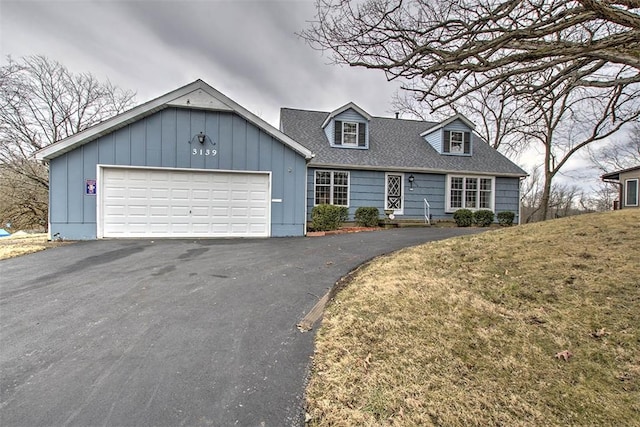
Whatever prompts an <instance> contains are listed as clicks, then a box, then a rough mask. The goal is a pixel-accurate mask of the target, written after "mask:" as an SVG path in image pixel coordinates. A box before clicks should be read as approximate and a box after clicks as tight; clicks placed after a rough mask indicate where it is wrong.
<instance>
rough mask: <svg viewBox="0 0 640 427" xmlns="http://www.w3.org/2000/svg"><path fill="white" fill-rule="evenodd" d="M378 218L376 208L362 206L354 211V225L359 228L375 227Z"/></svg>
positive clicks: (378, 213)
mask: <svg viewBox="0 0 640 427" xmlns="http://www.w3.org/2000/svg"><path fill="white" fill-rule="evenodd" d="M379 217H380V211H378V208H372V207H364V206H362V207H359V208H358V209H356V214H355V219H356V224H358V225H359V226H360V227H377V226H378V220H379Z"/></svg>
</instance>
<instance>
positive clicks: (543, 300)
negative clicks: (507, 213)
mask: <svg viewBox="0 0 640 427" xmlns="http://www.w3.org/2000/svg"><path fill="white" fill-rule="evenodd" d="M639 224H640V211H638V210H636V211H618V212H610V213H605V214H592V215H584V216H579V217H572V218H566V219H561V220H555V221H550V222H546V223H538V224H532V225H526V226H519V227H514V228H510V229H503V230H497V231H491V232H487V233H484V234H481V235H476V236H465V237H461V238H457V239H451V240H447V241H441V242H435V243H431V244H427V245H423V246H420V247H417V248H412V249H407V250H403V251H400V252H397V253H395V254H393V255H392V256H389V257H386V258H383V259H380V260H378V261H376V262H374V263H372V264H371V265H369V266H368V267H366V268H363V269H362V270H361V271H359V272H358V273H357V274H355V275H354V277H353V280H352V281H351V283H349V284H348V286H346V288H345V289H343V290H342V291H340V292H339V293H338V295H337V296H336V297H335V299H334V300H333V302H332V303H331V304H330V305H329V307H328V308H327V311H326V313H325V317H324V320H323V324H322V327H321V329H320V331H319V332H318V336H317V344H316V355H315V360H314V367H313V370H312V377H311V379H310V383H309V386H308V389H307V405H308V412H309V415H310V417H311V424H312V425H344V426H351V425H371V426H374V425H375V426H377V425H447V426H455V425H460V426H462V425H464V426H466V425H514V426H516V425H518V426H519V425H532V426H534V425H535V426H541V425H562V424H565V425H640V321H638V319H639V318H640V283H639V278H638V266H639V265H640V231H639V228H638V225H639ZM565 350H568V351H569V353H571V355H572V356H571V357H570V358H569V359H568V361H565V360H564V359H563V358H562V357H559V358H558V357H556V354H557V353H561V352H563V351H565ZM564 354H565V355H567V353H564ZM560 356H562V354H561V355H560Z"/></svg>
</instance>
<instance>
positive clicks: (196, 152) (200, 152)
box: [191, 148, 218, 157]
mask: <svg viewBox="0 0 640 427" xmlns="http://www.w3.org/2000/svg"><path fill="white" fill-rule="evenodd" d="M216 154H218V150H212V149H209V148H193V149H191V155H193V156H210V157H213V156H215V155H216Z"/></svg>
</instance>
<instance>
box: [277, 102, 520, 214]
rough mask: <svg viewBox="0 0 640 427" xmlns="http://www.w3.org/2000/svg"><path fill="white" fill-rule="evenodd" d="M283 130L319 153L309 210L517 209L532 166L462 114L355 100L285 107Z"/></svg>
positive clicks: (310, 168) (310, 180)
mask: <svg viewBox="0 0 640 427" xmlns="http://www.w3.org/2000/svg"><path fill="white" fill-rule="evenodd" d="M280 128H281V130H282V131H283V132H284V133H285V134H287V135H289V136H290V137H291V138H292V139H294V140H296V141H297V142H299V143H300V144H302V145H303V146H305V147H307V148H308V149H309V150H310V151H312V152H313V154H314V157H313V158H312V159H311V160H310V161H309V163H308V165H307V212H311V209H313V207H314V206H316V205H319V204H323V203H329V204H334V205H340V206H347V207H348V208H349V215H350V218H353V215H354V213H355V210H356V209H357V208H358V207H361V206H373V207H377V208H379V209H380V210H381V211H383V210H386V211H387V212H388V213H389V212H391V211H393V214H394V216H395V219H396V220H402V219H424V217H425V213H426V212H427V209H426V208H427V207H428V208H429V209H428V211H429V212H430V215H431V216H432V218H433V219H451V218H452V216H453V213H454V212H455V211H456V210H458V209H462V208H467V209H470V210H479V209H489V210H492V211H494V212H495V213H498V212H502V211H511V212H513V213H515V214H516V221H517V222H518V221H519V216H520V215H519V213H520V212H519V211H520V179H521V178H522V177H524V176H526V172H525V171H523V170H522V169H521V168H520V167H518V166H517V165H515V164H514V163H513V162H511V161H510V160H509V159H507V158H506V157H504V156H503V155H502V154H500V153H498V152H497V151H496V150H494V149H493V148H491V147H490V146H489V145H488V144H487V143H486V142H485V141H483V140H482V139H481V138H480V137H479V136H478V135H476V134H475V133H474V132H473V129H474V125H473V123H471V122H470V121H469V120H468V119H467V118H466V117H464V116H463V115H461V114H458V115H455V116H453V117H451V118H449V119H448V120H445V121H443V122H440V123H434V122H425V121H417V120H404V119H398V118H395V119H393V118H384V117H372V116H371V115H369V114H368V113H367V112H366V111H364V110H363V109H362V108H360V107H358V106H357V105H355V104H353V103H349V104H346V105H344V106H342V107H340V108H338V109H337V110H335V111H332V112H321V111H307V110H296V109H289V108H283V109H281V113H280Z"/></svg>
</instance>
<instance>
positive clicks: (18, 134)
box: [0, 56, 134, 225]
mask: <svg viewBox="0 0 640 427" xmlns="http://www.w3.org/2000/svg"><path fill="white" fill-rule="evenodd" d="M6 62H7V63H6V65H4V66H2V67H0V165H1V166H2V168H3V170H4V172H3V177H11V179H10V180H7V181H5V182H4V184H5V185H3V188H5V190H4V191H3V192H2V197H3V200H2V203H1V205H0V206H2V207H3V208H4V212H5V213H6V212H11V215H12V217H11V218H10V219H11V220H12V222H13V223H16V224H17V223H18V222H20V221H18V220H16V219H15V217H16V216H20V215H23V213H22V212H24V210H23V209H22V208H19V207H20V206H22V207H25V206H28V205H30V204H31V203H30V200H29V198H31V197H36V196H37V197H39V198H42V197H43V196H42V195H43V194H44V198H45V200H44V201H41V200H39V201H38V203H37V204H38V206H42V204H43V203H44V205H45V206H46V194H47V191H48V188H49V180H48V173H47V170H46V167H45V166H43V165H41V164H38V163H37V162H35V160H33V158H32V154H33V153H34V152H35V151H36V150H38V149H41V148H43V147H45V146H47V145H49V144H53V143H54V142H57V141H59V140H61V139H64V138H66V137H69V136H71V135H73V134H75V133H78V132H81V131H82V130H84V129H87V128H88V127H90V126H93V125H94V124H96V123H99V122H101V121H103V120H105V119H107V118H109V117H111V116H114V115H116V114H118V113H121V112H123V111H124V110H126V109H128V108H130V107H131V106H132V105H133V102H134V101H133V98H134V93H133V92H131V91H124V90H121V89H119V88H117V87H115V86H114V85H112V84H111V83H110V82H105V83H103V82H100V81H98V80H97V79H96V78H95V77H94V76H93V75H91V74H89V73H81V74H74V73H72V72H70V71H69V70H68V69H67V68H66V67H65V66H63V65H62V64H60V63H59V62H56V61H53V60H50V59H48V58H46V57H44V56H29V57H25V58H22V59H20V60H18V61H14V60H13V59H12V58H11V57H8V58H7V60H6ZM7 182H10V183H11V185H12V186H13V188H12V190H11V191H6V186H7ZM36 188H39V189H36ZM41 190H44V191H41ZM38 212H40V213H39V214H38V215H35V214H34V215H35V216H39V218H37V220H36V219H34V223H33V225H39V224H42V223H45V224H46V222H47V221H46V218H47V211H46V209H45V210H44V211H42V210H41V209H39V210H38ZM32 213H33V212H32ZM24 215H26V214H24ZM1 216H2V217H3V218H5V217H6V214H5V215H1ZM5 220H6V218H5Z"/></svg>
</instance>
